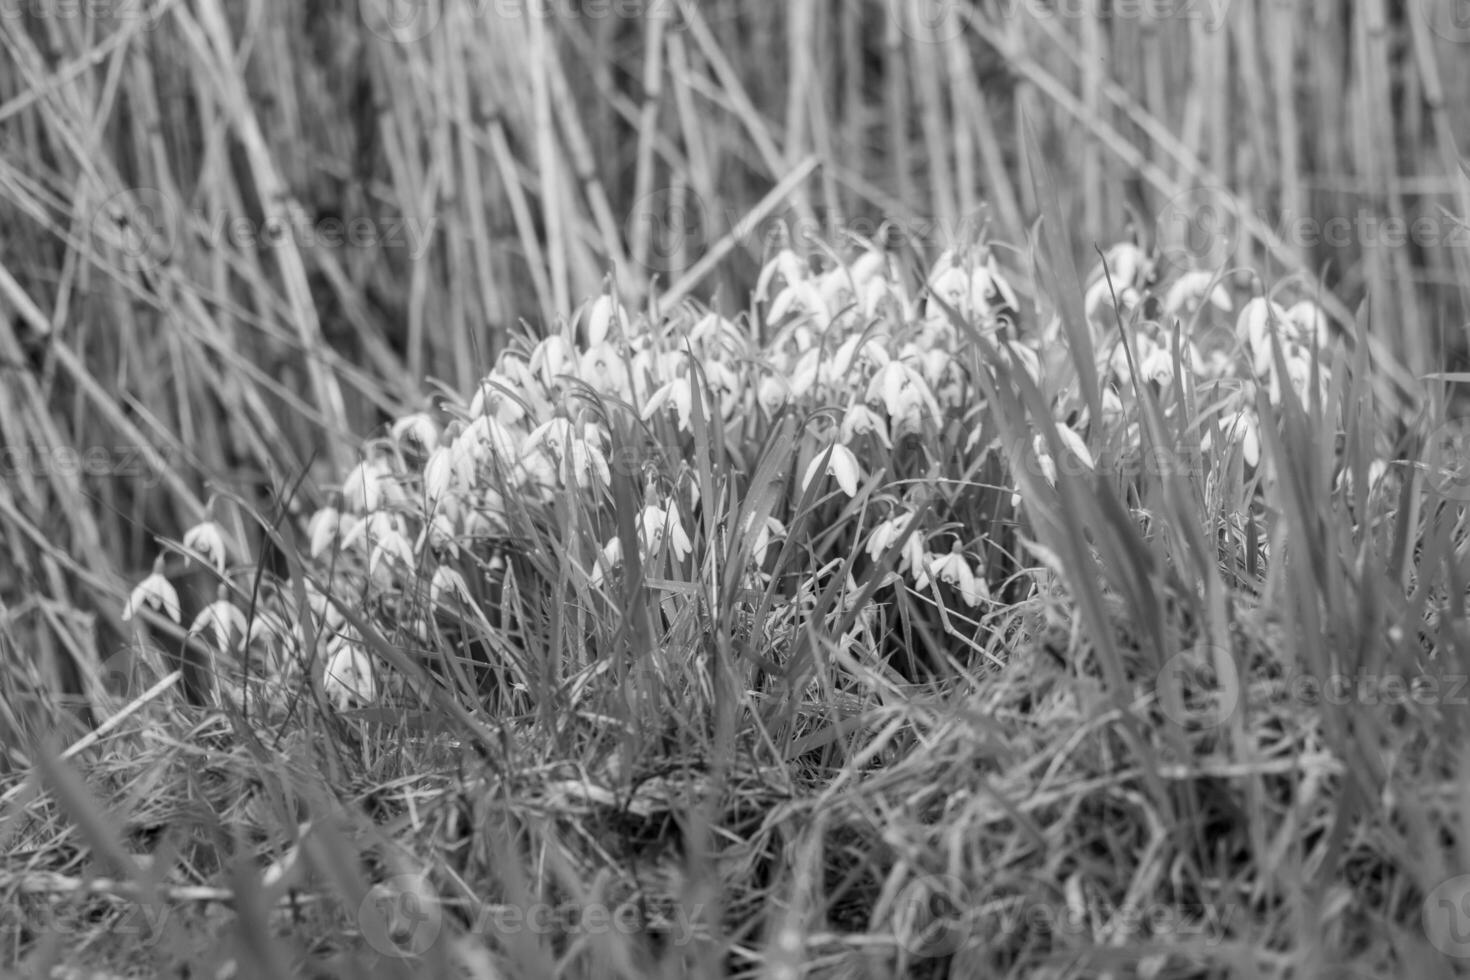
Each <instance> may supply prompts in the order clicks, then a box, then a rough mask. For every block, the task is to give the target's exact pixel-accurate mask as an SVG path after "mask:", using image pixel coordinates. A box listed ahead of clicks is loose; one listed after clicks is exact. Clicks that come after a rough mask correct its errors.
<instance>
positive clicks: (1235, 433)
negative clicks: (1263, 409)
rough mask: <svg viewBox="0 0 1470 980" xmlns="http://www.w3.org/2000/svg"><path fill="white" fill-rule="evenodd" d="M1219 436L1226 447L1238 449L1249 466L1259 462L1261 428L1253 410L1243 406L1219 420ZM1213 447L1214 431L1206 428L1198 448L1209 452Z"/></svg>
mask: <svg viewBox="0 0 1470 980" xmlns="http://www.w3.org/2000/svg"><path fill="white" fill-rule="evenodd" d="M1220 435H1221V437H1222V438H1223V439H1224V441H1225V442H1226V443H1227V444H1228V445H1232V446H1237V447H1239V449H1240V455H1241V458H1242V459H1244V460H1245V462H1246V464H1247V465H1249V466H1255V465H1257V464H1258V463H1260V461H1261V427H1260V420H1259V419H1257V418H1256V412H1255V409H1253V408H1251V407H1250V406H1249V405H1243V406H1241V407H1240V408H1238V409H1236V410H1235V411H1234V412H1233V413H1231V414H1230V415H1228V416H1226V417H1225V418H1223V419H1221V420H1220ZM1213 445H1214V430H1213V428H1212V427H1207V428H1206V429H1205V431H1204V434H1203V435H1202V436H1201V437H1200V446H1201V448H1203V449H1204V450H1205V451H1209V450H1210V449H1211V448H1212V447H1213Z"/></svg>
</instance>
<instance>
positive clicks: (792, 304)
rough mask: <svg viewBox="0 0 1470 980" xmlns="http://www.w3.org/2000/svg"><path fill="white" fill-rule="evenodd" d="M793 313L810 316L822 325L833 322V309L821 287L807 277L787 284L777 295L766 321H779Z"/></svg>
mask: <svg viewBox="0 0 1470 980" xmlns="http://www.w3.org/2000/svg"><path fill="white" fill-rule="evenodd" d="M792 313H797V314H805V315H807V316H810V317H812V318H813V319H815V320H816V321H817V324H818V325H819V326H821V327H826V326H827V325H828V324H830V323H831V322H832V310H831V309H830V308H829V307H828V306H827V300H826V298H825V297H823V296H822V291H821V289H819V288H818V287H817V284H816V283H814V282H811V281H810V280H806V279H804V280H801V281H800V282H796V283H793V284H792V285H789V286H787V287H786V288H785V289H783V290H781V292H780V293H778V294H777V295H776V298H775V299H774V300H772V302H771V308H770V310H769V311H768V312H767V313H766V322H767V323H779V322H780V321H781V320H784V319H785V318H786V317H787V316H788V315H790V314H792Z"/></svg>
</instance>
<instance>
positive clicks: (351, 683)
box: [322, 633, 378, 711]
mask: <svg viewBox="0 0 1470 980" xmlns="http://www.w3.org/2000/svg"><path fill="white" fill-rule="evenodd" d="M322 687H323V689H324V690H325V692H326V695H327V700H329V701H330V702H331V703H332V704H333V705H335V706H336V708H337V710H338V711H346V710H347V709H348V708H350V707H352V705H353V704H358V705H367V704H371V703H372V702H373V701H376V700H377V697H378V681H377V678H376V677H375V676H374V675H373V664H372V661H371V660H370V659H369V657H368V655H367V651H365V650H364V649H363V648H362V645H361V644H360V643H358V642H357V640H356V638H355V637H354V636H353V635H352V634H351V633H348V634H344V635H341V636H338V637H336V638H334V639H333V640H332V643H331V645H330V646H329V647H328V648H327V667H326V672H325V675H324V676H323V678H322Z"/></svg>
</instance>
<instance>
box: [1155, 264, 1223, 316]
mask: <svg viewBox="0 0 1470 980" xmlns="http://www.w3.org/2000/svg"><path fill="white" fill-rule="evenodd" d="M1205 303H1209V304H1210V305H1211V306H1213V307H1215V309H1217V310H1221V311H1222V312H1226V313H1228V312H1230V293H1229V292H1228V291H1226V289H1225V284H1224V283H1221V282H1216V280H1215V274H1214V273H1213V272H1206V271H1204V270H1202V269H1196V270H1192V271H1190V272H1186V273H1184V275H1182V276H1180V277H1179V278H1178V279H1176V280H1174V285H1172V286H1170V287H1169V291H1168V292H1167V293H1166V294H1164V311H1165V312H1166V313H1170V314H1174V315H1178V314H1180V313H1192V312H1194V311H1195V310H1197V309H1199V308H1200V307H1201V306H1203V305H1204V304H1205Z"/></svg>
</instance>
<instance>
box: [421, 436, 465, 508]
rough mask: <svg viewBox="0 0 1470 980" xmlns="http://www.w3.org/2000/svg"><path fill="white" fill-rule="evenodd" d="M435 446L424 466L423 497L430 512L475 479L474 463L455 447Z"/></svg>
mask: <svg viewBox="0 0 1470 980" xmlns="http://www.w3.org/2000/svg"><path fill="white" fill-rule="evenodd" d="M457 444H458V443H457V442H456V443H455V444H453V445H449V446H436V447H435V448H434V451H433V452H431V453H429V460H428V462H427V463H425V464H424V497H425V499H426V501H427V503H428V505H429V509H430V510H434V509H436V508H437V507H438V505H439V503H440V502H441V501H443V500H444V499H445V497H446V496H447V495H449V494H452V493H454V492H456V491H459V490H462V489H464V488H466V487H468V486H469V485H470V484H471V483H472V482H473V481H474V479H475V461H474V459H473V458H472V457H471V456H470V455H469V454H468V453H465V452H463V451H460V452H456V451H455V448H454V447H455V445H457Z"/></svg>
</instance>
